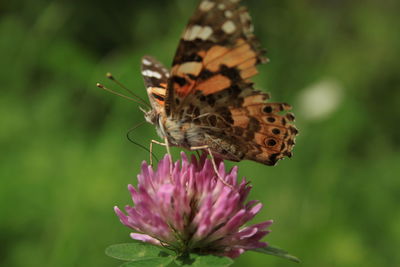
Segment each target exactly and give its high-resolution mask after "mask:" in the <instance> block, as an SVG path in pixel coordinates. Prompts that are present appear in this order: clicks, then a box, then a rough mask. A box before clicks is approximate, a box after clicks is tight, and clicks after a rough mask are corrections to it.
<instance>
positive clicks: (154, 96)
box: [142, 56, 169, 108]
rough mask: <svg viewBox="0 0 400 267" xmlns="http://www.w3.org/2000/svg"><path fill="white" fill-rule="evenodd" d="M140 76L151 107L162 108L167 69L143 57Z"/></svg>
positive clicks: (153, 60)
mask: <svg viewBox="0 0 400 267" xmlns="http://www.w3.org/2000/svg"><path fill="white" fill-rule="evenodd" d="M142 76H143V79H144V84H145V86H146V89H147V93H148V95H149V99H150V102H151V105H152V107H153V108H154V107H157V105H158V106H159V105H161V106H164V103H165V94H166V87H167V83H168V78H169V71H168V70H167V68H165V67H164V66H163V65H162V64H161V63H160V62H158V61H157V60H155V59H154V58H152V57H150V56H144V57H143V58H142ZM156 104H157V105H156Z"/></svg>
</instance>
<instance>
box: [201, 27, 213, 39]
mask: <svg viewBox="0 0 400 267" xmlns="http://www.w3.org/2000/svg"><path fill="white" fill-rule="evenodd" d="M212 33H213V30H212V28H211V27H210V26H204V27H203V29H202V30H201V32H200V33H199V35H198V37H199V38H200V39H202V40H207V39H208V37H210V36H211V34H212Z"/></svg>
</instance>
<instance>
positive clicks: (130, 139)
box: [126, 121, 158, 161]
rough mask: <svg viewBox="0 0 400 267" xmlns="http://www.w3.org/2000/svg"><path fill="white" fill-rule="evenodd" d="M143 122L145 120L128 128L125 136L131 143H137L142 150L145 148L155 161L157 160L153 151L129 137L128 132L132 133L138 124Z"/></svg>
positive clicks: (140, 124)
mask: <svg viewBox="0 0 400 267" xmlns="http://www.w3.org/2000/svg"><path fill="white" fill-rule="evenodd" d="M144 123H145V121H142V122H140V123H139V124H137V125H135V126H133V127H132V128H131V129H129V131H128V132H127V133H126V138H128V140H129V141H130V142H131V143H133V144H135V145H137V146H138V147H140V148H143V149H144V150H146V151H147V152H149V153H150V154H151V156H152V157H153V158H155V159H156V161H158V158H157V157H156V155H154V153H153V152H152V151H150V149H148V148H147V147H145V146H144V145H142V144H139V143H138V142H136V141H134V140H133V139H132V138H131V137H130V133H132V132H133V131H134V130H136V129H137V128H139V127H140V126H142V125H143V124H144Z"/></svg>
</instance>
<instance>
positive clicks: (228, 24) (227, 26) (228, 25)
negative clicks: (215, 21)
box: [222, 20, 236, 34]
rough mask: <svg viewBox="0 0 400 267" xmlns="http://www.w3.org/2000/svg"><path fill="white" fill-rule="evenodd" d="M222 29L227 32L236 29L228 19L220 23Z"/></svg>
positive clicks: (229, 32)
mask: <svg viewBox="0 0 400 267" xmlns="http://www.w3.org/2000/svg"><path fill="white" fill-rule="evenodd" d="M222 30H223V31H224V32H225V33H227V34H231V33H233V32H234V31H235V30H236V26H235V24H234V23H233V21H231V20H228V21H226V22H225V23H224V24H223V25H222Z"/></svg>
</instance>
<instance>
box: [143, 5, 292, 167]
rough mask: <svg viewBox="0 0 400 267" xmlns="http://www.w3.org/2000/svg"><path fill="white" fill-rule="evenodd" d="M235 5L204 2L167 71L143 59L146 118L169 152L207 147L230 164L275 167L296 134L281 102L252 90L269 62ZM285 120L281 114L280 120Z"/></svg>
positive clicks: (244, 14) (244, 12)
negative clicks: (147, 102) (243, 162)
mask: <svg viewBox="0 0 400 267" xmlns="http://www.w3.org/2000/svg"><path fill="white" fill-rule="evenodd" d="M238 2H239V1H237V0H203V1H201V2H200V4H199V6H198V8H197V10H196V12H195V14H194V15H193V16H192V18H191V20H190V21H189V24H188V26H187V27H186V29H185V31H184V33H183V35H182V39H181V41H180V44H179V46H178V50H177V52H176V55H175V58H174V61H173V66H172V69H171V71H168V70H167V69H166V68H165V67H164V66H163V65H162V64H161V63H159V62H158V61H156V60H155V59H153V58H151V57H149V56H145V57H143V59H142V74H143V77H144V80H145V85H146V87H147V93H148V96H149V99H150V103H151V106H152V109H151V110H150V111H147V112H145V118H146V120H147V121H148V122H150V123H151V124H153V125H154V126H155V127H156V129H157V133H158V135H159V136H160V137H161V138H162V139H164V140H165V139H166V140H167V143H168V144H169V145H172V146H178V147H183V148H187V149H192V148H194V147H207V148H209V149H210V150H211V151H212V153H213V154H214V155H216V156H219V157H221V158H223V159H228V160H232V161H241V160H243V159H249V160H253V161H257V162H261V163H263V164H266V165H274V164H275V163H276V162H277V161H278V160H279V159H282V158H283V157H285V156H288V157H290V156H291V150H292V147H293V145H294V138H295V136H296V135H297V129H296V128H295V127H294V126H293V125H292V124H291V122H292V121H293V120H294V116H293V115H292V114H291V113H287V112H286V111H287V110H289V109H290V108H291V107H290V105H288V104H286V103H268V102H267V100H268V99H269V95H268V94H266V93H263V92H260V91H256V90H254V89H253V83H252V82H251V81H250V78H251V77H252V76H254V75H255V74H257V69H256V65H257V64H258V63H263V62H266V61H267V60H266V58H264V57H263V56H262V54H263V51H262V50H261V49H260V48H259V45H258V43H257V41H256V39H255V37H254V35H253V33H252V31H253V29H252V24H251V21H250V16H249V14H248V12H247V10H246V9H245V8H244V7H241V6H240V5H239V3H238ZM282 113H283V114H282Z"/></svg>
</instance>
